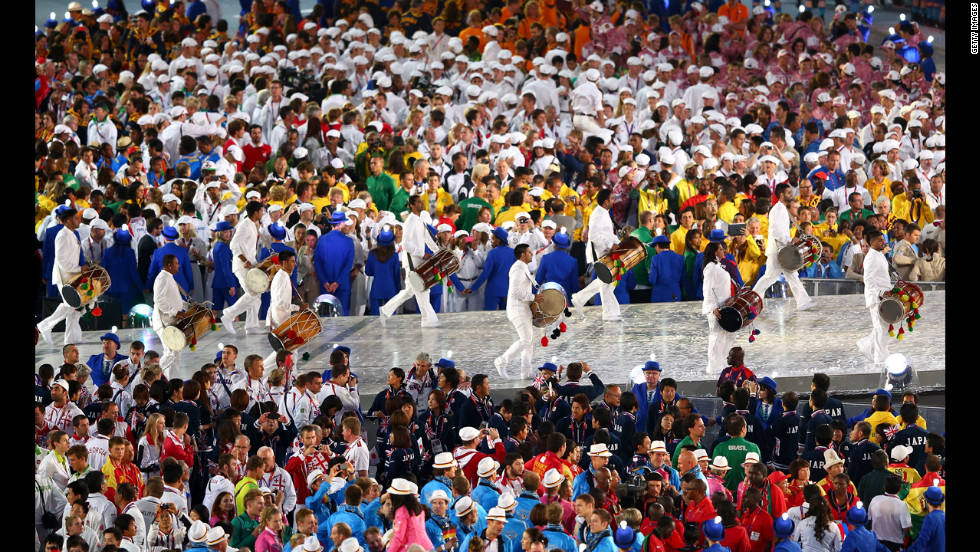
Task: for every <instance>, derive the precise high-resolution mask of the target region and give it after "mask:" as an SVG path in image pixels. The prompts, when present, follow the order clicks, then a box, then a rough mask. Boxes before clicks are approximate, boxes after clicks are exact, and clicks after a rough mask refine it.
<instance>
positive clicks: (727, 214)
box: [718, 202, 738, 224]
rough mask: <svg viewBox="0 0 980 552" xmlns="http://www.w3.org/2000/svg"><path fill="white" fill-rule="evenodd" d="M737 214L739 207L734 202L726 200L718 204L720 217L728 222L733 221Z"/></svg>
mask: <svg viewBox="0 0 980 552" xmlns="http://www.w3.org/2000/svg"><path fill="white" fill-rule="evenodd" d="M737 214H738V207H736V206H735V204H734V203H732V202H726V203H723V204H721V205H719V206H718V218H720V219H721V220H723V221H725V222H727V223H728V224H731V223H732V220H733V219H734V218H735V215H737Z"/></svg>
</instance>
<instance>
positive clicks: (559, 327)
mask: <svg viewBox="0 0 980 552" xmlns="http://www.w3.org/2000/svg"><path fill="white" fill-rule="evenodd" d="M558 329H559V330H561V333H565V332H567V331H568V326H566V325H565V323H564V322H562V323H561V324H558Z"/></svg>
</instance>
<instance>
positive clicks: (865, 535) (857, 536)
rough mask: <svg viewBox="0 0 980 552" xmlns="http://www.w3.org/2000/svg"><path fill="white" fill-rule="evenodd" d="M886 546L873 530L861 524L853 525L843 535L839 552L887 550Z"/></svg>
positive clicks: (882, 551)
mask: <svg viewBox="0 0 980 552" xmlns="http://www.w3.org/2000/svg"><path fill="white" fill-rule="evenodd" d="M887 550H888V548H886V547H885V545H884V544H881V541H879V540H878V535H877V534H875V532H874V531H870V530H868V529H867V528H866V527H864V526H863V525H855V526H854V528H853V529H851V530H849V531H848V532H847V535H846V536H845V537H844V544H843V546H841V549H840V552H887Z"/></svg>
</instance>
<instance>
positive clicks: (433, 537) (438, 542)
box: [425, 512, 455, 548]
mask: <svg viewBox="0 0 980 552" xmlns="http://www.w3.org/2000/svg"><path fill="white" fill-rule="evenodd" d="M447 513H448V512H447ZM440 521H441V522H442V524H441V525H440V523H439V522H440ZM450 527H455V526H454V524H453V522H452V520H451V519H449V518H448V517H443V518H442V519H441V520H436V516H435V514H433V515H432V517H430V518H429V519H427V520H425V535H426V536H427V537H429V541H430V542H431V543H432V546H433V547H434V548H439V547H440V546H442V545H443V544H445V542H446V539H445V538H444V537H443V529H444V528H446V529H448V528H450Z"/></svg>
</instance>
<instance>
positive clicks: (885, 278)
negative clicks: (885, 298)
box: [857, 230, 892, 363]
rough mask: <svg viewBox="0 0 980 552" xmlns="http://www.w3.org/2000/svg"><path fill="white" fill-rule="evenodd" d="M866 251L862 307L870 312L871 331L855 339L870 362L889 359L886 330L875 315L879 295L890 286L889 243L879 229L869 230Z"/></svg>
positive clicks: (879, 299)
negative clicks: (886, 254)
mask: <svg viewBox="0 0 980 552" xmlns="http://www.w3.org/2000/svg"><path fill="white" fill-rule="evenodd" d="M865 238H866V239H867V240H868V245H869V246H870V248H869V249H868V254H867V255H866V256H865V257H864V306H865V307H868V310H869V311H870V312H871V328H872V329H871V334H870V335H868V336H866V337H863V338H861V339H859V340H858V342H857V345H858V349H859V350H860V351H861V353H862V354H863V355H864V356H866V357H868V360H871V361H873V362H876V363H877V362H884V360H885V359H886V358H888V330H887V329H886V328H885V322H884V321H883V320H882V319H881V316H879V315H878V303H879V302H880V301H881V294H882V293H884V292H886V291H888V290H890V289H891V288H892V280H891V276H890V275H889V274H888V260H887V259H886V258H885V253H888V251H889V249H888V242H887V240H886V239H885V236H884V234H882V233H881V232H880V231H877V230H875V231H873V232H869V233H868V235H867V236H865Z"/></svg>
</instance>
